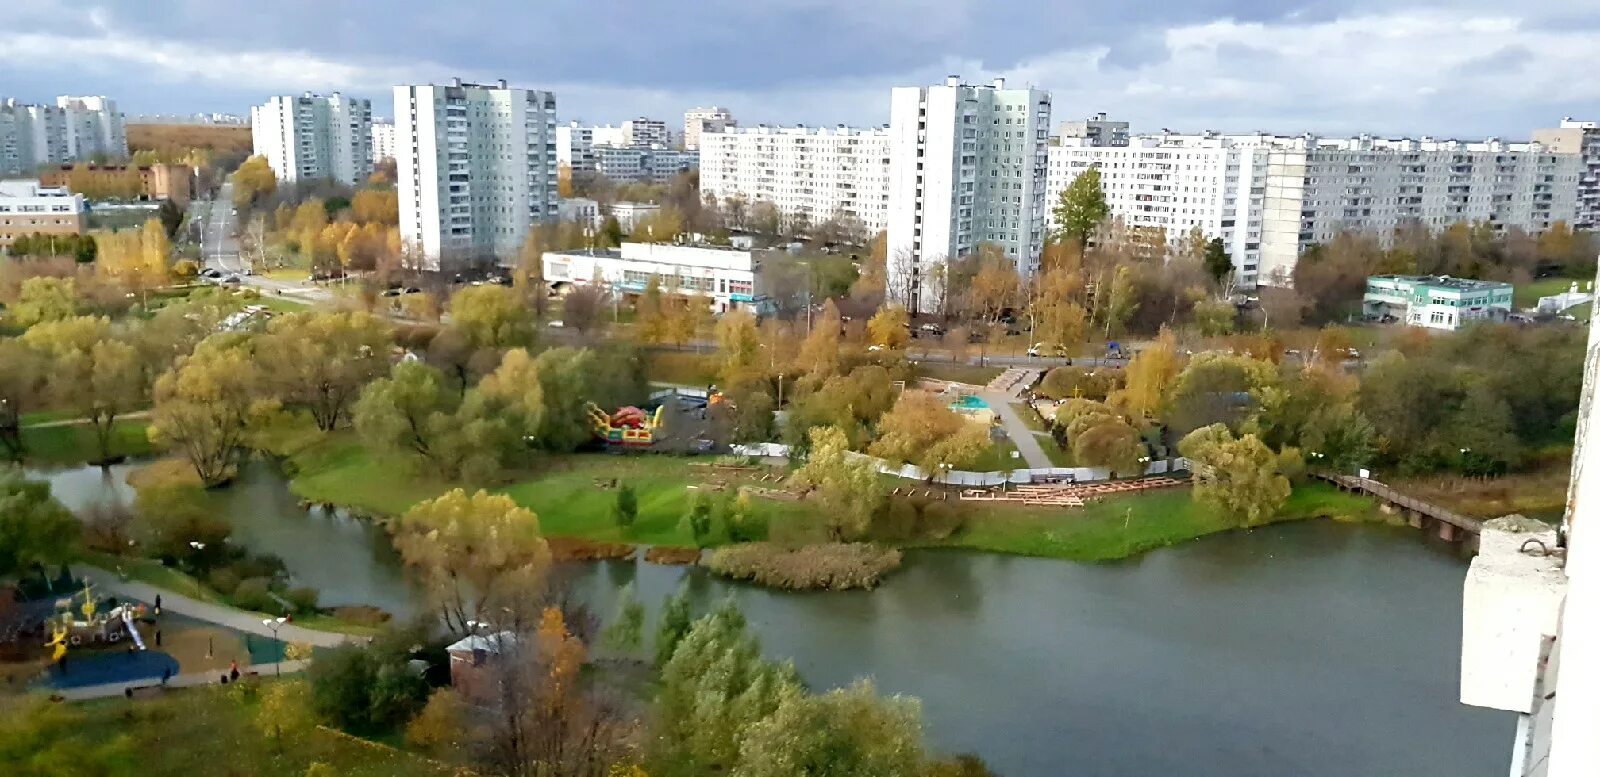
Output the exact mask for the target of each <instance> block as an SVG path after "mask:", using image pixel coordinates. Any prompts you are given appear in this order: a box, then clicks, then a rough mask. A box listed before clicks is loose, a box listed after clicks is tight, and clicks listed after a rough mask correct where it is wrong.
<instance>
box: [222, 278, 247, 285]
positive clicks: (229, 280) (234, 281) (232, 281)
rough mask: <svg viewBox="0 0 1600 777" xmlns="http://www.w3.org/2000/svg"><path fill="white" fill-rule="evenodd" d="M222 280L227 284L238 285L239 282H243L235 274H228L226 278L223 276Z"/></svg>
mask: <svg viewBox="0 0 1600 777" xmlns="http://www.w3.org/2000/svg"><path fill="white" fill-rule="evenodd" d="M222 282H223V283H226V284H228V285H229V286H238V285H239V284H241V283H243V282H244V281H243V280H241V279H240V278H239V276H237V275H230V276H228V277H226V278H223V279H222Z"/></svg>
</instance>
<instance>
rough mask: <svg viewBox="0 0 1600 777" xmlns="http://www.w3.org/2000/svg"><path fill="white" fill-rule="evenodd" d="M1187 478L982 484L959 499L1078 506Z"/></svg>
mask: <svg viewBox="0 0 1600 777" xmlns="http://www.w3.org/2000/svg"><path fill="white" fill-rule="evenodd" d="M1188 482H1189V481H1187V480H1181V479H1178V478H1169V477H1147V478H1139V479H1137V480H1106V481H1100V482H1095V483H1059V484H1035V485H1019V486H1014V487H1012V488H1010V489H1006V490H991V489H982V488H967V489H962V491H961V499H962V501H968V502H1013V503H1020V504H1025V505H1049V506H1055V507H1082V506H1083V505H1084V503H1085V502H1088V501H1091V500H1094V499H1098V498H1100V497H1102V496H1106V495H1109V494H1126V493H1132V492H1134V491H1148V490H1150V489H1154V488H1173V487H1176V486H1181V485H1184V484H1186V483H1188Z"/></svg>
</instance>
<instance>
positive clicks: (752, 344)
mask: <svg viewBox="0 0 1600 777" xmlns="http://www.w3.org/2000/svg"><path fill="white" fill-rule="evenodd" d="M716 337H717V358H718V360H719V361H720V362H721V365H720V368H719V371H720V372H721V374H722V380H723V381H724V382H727V383H732V382H733V381H734V379H736V378H737V377H739V376H740V375H744V374H747V373H751V372H760V371H761V368H760V366H759V361H760V357H761V337H760V333H759V332H758V331H757V329H756V317H755V314H754V313H751V312H750V311H748V310H745V309H744V308H739V309H736V310H730V311H728V312H726V313H724V314H722V317H721V318H720V319H718V321H717V329H716Z"/></svg>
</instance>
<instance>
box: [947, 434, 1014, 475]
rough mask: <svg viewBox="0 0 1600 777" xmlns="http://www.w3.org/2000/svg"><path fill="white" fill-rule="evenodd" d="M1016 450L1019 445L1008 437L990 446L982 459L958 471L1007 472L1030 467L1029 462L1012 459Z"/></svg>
mask: <svg viewBox="0 0 1600 777" xmlns="http://www.w3.org/2000/svg"><path fill="white" fill-rule="evenodd" d="M1016 450H1017V444H1016V443H1014V442H1012V441H1011V439H1010V438H1009V437H1008V438H1005V439H1002V440H1000V441H999V442H996V443H995V444H994V445H991V446H989V450H988V451H987V452H986V453H984V455H983V457H982V458H979V459H978V460H977V461H975V462H973V463H971V464H969V465H967V466H965V467H959V468H958V469H965V470H967V471H969V472H1005V471H1008V470H1013V469H1021V468H1023V467H1026V466H1028V462H1026V461H1024V460H1023V459H1022V458H1020V457H1019V458H1012V457H1011V454H1012V453H1014V452H1016Z"/></svg>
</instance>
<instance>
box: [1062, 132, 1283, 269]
mask: <svg viewBox="0 0 1600 777" xmlns="http://www.w3.org/2000/svg"><path fill="white" fill-rule="evenodd" d="M1126 143H1127V145H1126V146H1123V147H1112V146H1100V145H1094V141H1093V140H1092V139H1090V138H1084V137H1074V138H1068V137H1063V138H1061V140H1060V145H1057V146H1051V147H1050V150H1049V158H1050V163H1049V180H1048V184H1047V189H1048V193H1047V195H1046V202H1047V203H1048V207H1049V208H1050V209H1051V211H1053V210H1054V208H1055V205H1056V203H1057V202H1058V201H1059V200H1060V199H1061V192H1062V191H1064V190H1065V189H1066V188H1067V186H1068V185H1069V184H1071V183H1072V182H1073V181H1074V180H1075V179H1077V177H1078V176H1079V175H1082V174H1083V173H1084V171H1086V170H1088V169H1089V168H1091V167H1094V168H1098V169H1099V170H1100V186H1101V189H1102V190H1103V191H1104V192H1105V195H1106V204H1107V205H1109V206H1110V207H1111V213H1112V216H1113V217H1115V218H1120V219H1122V220H1123V222H1124V223H1126V224H1127V225H1128V226H1131V227H1145V228H1159V229H1163V230H1166V236H1167V242H1168V243H1169V244H1171V245H1174V246H1176V245H1179V244H1181V242H1182V241H1183V240H1184V239H1185V238H1186V237H1187V236H1188V234H1189V232H1190V230H1192V229H1194V228H1196V227H1199V228H1200V231H1201V232H1203V233H1204V234H1205V236H1206V237H1207V238H1208V239H1209V238H1218V237H1220V238H1222V241H1223V243H1225V244H1226V245H1227V247H1228V253H1229V255H1230V256H1232V257H1233V266H1234V268H1235V275H1236V277H1237V281H1238V283H1239V284H1240V285H1242V286H1254V285H1255V284H1256V280H1257V278H1256V270H1257V266H1258V263H1259V261H1260V254H1261V204H1262V197H1263V194H1264V192H1265V188H1266V167H1267V166H1266V161H1267V148H1266V145H1265V141H1264V140H1263V139H1261V138H1256V137H1244V138H1240V137H1226V136H1220V135H1214V134H1206V135H1170V134H1169V135H1142V136H1135V137H1133V138H1131V139H1128V140H1127V141H1126ZM1048 218H1049V222H1050V227H1051V228H1052V229H1054V228H1055V226H1056V225H1055V216H1054V213H1053V212H1052V213H1051V214H1050V215H1049V216H1048Z"/></svg>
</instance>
